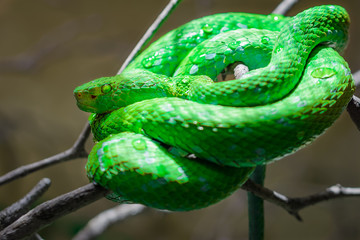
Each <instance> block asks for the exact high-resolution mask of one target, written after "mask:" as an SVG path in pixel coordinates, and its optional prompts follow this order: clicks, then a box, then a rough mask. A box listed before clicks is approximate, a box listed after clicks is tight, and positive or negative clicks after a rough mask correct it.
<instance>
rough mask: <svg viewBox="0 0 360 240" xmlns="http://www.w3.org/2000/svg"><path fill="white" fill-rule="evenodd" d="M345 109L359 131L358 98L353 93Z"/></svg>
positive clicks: (359, 112)
mask: <svg viewBox="0 0 360 240" xmlns="http://www.w3.org/2000/svg"><path fill="white" fill-rule="evenodd" d="M346 110H347V111H348V113H349V115H350V117H351V120H352V121H353V122H354V123H355V125H356V127H357V129H358V130H359V131H360V98H358V97H357V96H355V95H354V96H353V97H352V99H351V100H350V102H349V104H348V105H347V108H346Z"/></svg>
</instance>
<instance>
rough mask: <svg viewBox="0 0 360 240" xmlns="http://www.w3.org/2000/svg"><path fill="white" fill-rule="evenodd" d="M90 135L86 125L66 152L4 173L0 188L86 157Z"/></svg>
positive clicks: (0, 179)
mask: <svg viewBox="0 0 360 240" xmlns="http://www.w3.org/2000/svg"><path fill="white" fill-rule="evenodd" d="M89 134H90V126H89V124H88V123H86V126H85V127H84V129H83V131H82V132H81V134H80V136H79V137H78V139H77V140H76V142H75V143H74V145H73V146H72V147H71V148H69V149H68V150H66V151H64V152H61V153H58V154H56V155H54V156H51V157H49V158H45V159H43V160H40V161H38V162H35V163H31V164H28V165H24V166H21V167H19V168H17V169H15V170H13V171H10V172H8V173H6V174H5V175H3V176H1V177H0V186H1V185H3V184H5V183H7V182H10V181H13V180H15V179H18V178H20V177H24V176H26V175H28V174H30V173H32V172H34V171H36V170H39V169H43V168H45V167H48V166H51V165H54V164H57V163H60V162H64V161H67V160H71V159H75V158H82V157H87V156H88V154H87V152H86V150H85V146H84V145H85V142H86V139H87V138H88V137H89Z"/></svg>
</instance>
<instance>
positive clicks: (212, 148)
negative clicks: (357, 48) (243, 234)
mask: <svg viewBox="0 0 360 240" xmlns="http://www.w3.org/2000/svg"><path fill="white" fill-rule="evenodd" d="M348 24H349V17H348V15H347V13H346V11H345V10H344V9H343V8H342V7H339V6H319V7H314V8H311V9H308V10H305V11H304V12H302V13H300V14H298V15H297V16H295V17H292V18H285V17H281V16H276V15H269V16H263V15H256V14H244V13H228V14H217V15H213V16H208V17H205V18H202V19H198V20H194V21H192V22H189V23H188V24H185V25H183V26H181V27H179V28H177V29H175V30H173V31H171V32H169V33H168V34H166V35H164V36H163V37H162V38H160V39H159V40H158V41H156V42H154V43H153V44H152V45H151V46H150V47H149V48H148V49H147V50H145V51H144V52H143V53H142V54H140V55H139V56H138V57H137V58H136V59H135V60H134V61H133V62H132V63H131V65H129V66H128V68H127V69H126V70H125V71H124V72H123V73H122V74H120V75H119V76H115V77H108V78H102V79H97V80H94V81H92V82H90V83H87V84H84V85H83V86H80V87H78V88H76V89H75V91H74V94H75V97H76V98H77V104H78V106H79V108H80V109H82V110H84V111H90V112H94V113H96V114H93V115H92V116H91V117H90V119H89V121H90V124H91V128H92V132H93V134H94V138H95V140H96V141H98V143H96V144H95V146H94V148H93V149H92V151H91V153H90V156H89V160H88V163H87V165H86V169H87V173H88V177H89V179H91V180H92V181H94V182H96V183H98V184H100V185H101V186H104V187H106V188H108V189H111V190H112V191H113V193H112V194H110V195H109V196H108V198H109V199H111V200H113V201H117V202H136V203H142V204H145V205H148V206H151V207H155V208H161V209H168V210H174V211H187V210H192V209H198V208H203V207H206V206H208V205H210V204H213V203H216V202H218V201H220V200H221V199H223V198H225V197H226V196H228V195H230V194H231V193H232V192H233V191H234V190H236V188H237V187H239V186H240V185H241V184H242V183H243V182H244V181H246V179H247V178H248V176H249V175H250V174H251V172H252V171H253V168H254V167H255V166H256V165H259V164H267V163H269V162H272V161H274V160H277V159H280V158H282V157H283V156H285V155H287V154H290V153H293V152H295V151H296V150H298V149H300V148H302V147H304V146H305V145H306V144H308V143H310V142H311V141H313V140H314V139H315V138H316V137H317V136H318V135H320V134H322V133H323V132H324V131H325V130H326V129H327V128H328V127H330V126H331V124H332V123H333V122H334V121H335V120H336V119H337V118H338V117H339V115H340V114H341V112H342V111H343V110H344V108H345V107H346V105H347V103H348V102H349V100H350V98H351V96H352V94H353V92H354V83H353V80H352V76H351V71H350V69H349V67H348V65H347V63H346V62H345V60H344V59H343V58H342V57H341V56H340V55H339V53H338V52H340V51H341V50H342V49H343V48H344V46H345V45H346V41H347V27H348ZM239 28H240V29H239ZM252 28H254V29H252ZM324 43H325V44H324ZM329 43H331V44H330V45H329ZM233 62H242V63H245V64H246V65H248V66H249V68H250V70H251V71H250V72H248V73H246V74H245V75H244V76H242V77H241V78H240V79H238V80H232V81H226V82H216V78H215V77H216V75H217V74H219V72H221V71H222V70H223V69H224V68H225V67H226V66H227V65H229V64H231V63H233ZM195 65H196V67H194V66H195ZM195 70H196V71H195ZM248 80H251V81H248ZM283 88H284V89H283ZM265 100H266V101H265ZM239 106H241V107H239ZM169 146H170V149H171V150H170V151H169V150H168V149H167V148H168V147H169ZM189 154H195V155H196V159H194V158H192V157H189V156H191V155H189Z"/></svg>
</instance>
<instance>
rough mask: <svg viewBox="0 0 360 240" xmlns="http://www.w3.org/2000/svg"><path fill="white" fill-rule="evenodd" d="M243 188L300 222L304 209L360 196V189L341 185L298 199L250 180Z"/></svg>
mask: <svg viewBox="0 0 360 240" xmlns="http://www.w3.org/2000/svg"><path fill="white" fill-rule="evenodd" d="M241 188H242V189H243V190H246V191H250V192H252V193H253V194H255V195H256V196H259V197H261V198H263V199H264V200H267V201H269V202H272V203H274V204H275V205H278V206H280V207H282V208H284V209H285V210H287V211H288V212H289V213H290V214H291V215H294V216H295V217H296V219H298V220H299V221H301V220H302V219H301V217H300V215H299V211H300V210H301V209H303V208H306V207H308V206H311V205H314V204H317V203H320V202H323V201H327V200H331V199H336V198H342V197H359V196H360V188H348V187H343V186H341V185H340V184H337V185H334V186H331V187H329V188H327V189H325V191H322V192H319V193H315V194H312V195H309V196H306V197H297V198H290V197H287V196H285V195H282V194H280V193H278V192H275V191H272V190H270V189H268V188H265V187H262V186H261V185H259V184H256V183H254V182H252V181H251V180H248V181H247V182H246V183H245V184H244V185H243V186H242V187H241Z"/></svg>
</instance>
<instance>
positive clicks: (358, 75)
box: [353, 70, 360, 88]
mask: <svg viewBox="0 0 360 240" xmlns="http://www.w3.org/2000/svg"><path fill="white" fill-rule="evenodd" d="M353 78H354V82H355V87H357V88H358V87H360V70H358V71H357V72H355V73H354V74H353Z"/></svg>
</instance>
